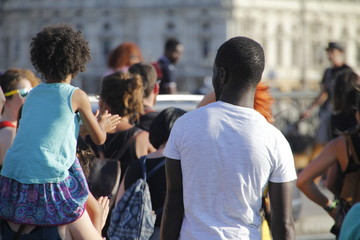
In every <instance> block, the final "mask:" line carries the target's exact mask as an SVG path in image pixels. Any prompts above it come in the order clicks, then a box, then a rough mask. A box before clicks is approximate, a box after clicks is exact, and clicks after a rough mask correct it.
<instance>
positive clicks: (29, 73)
mask: <svg viewBox="0 0 360 240" xmlns="http://www.w3.org/2000/svg"><path fill="white" fill-rule="evenodd" d="M21 70H22V71H23V73H24V75H25V77H26V78H27V79H28V80H29V81H30V82H31V86H32V87H33V88H34V87H36V86H37V85H39V84H40V82H41V80H40V79H39V78H38V77H36V76H35V74H34V73H33V71H31V70H30V69H21Z"/></svg>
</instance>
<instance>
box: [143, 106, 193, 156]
mask: <svg viewBox="0 0 360 240" xmlns="http://www.w3.org/2000/svg"><path fill="white" fill-rule="evenodd" d="M185 113H186V112H185V111H184V110H182V109H180V108H174V107H169V108H165V109H164V110H162V111H161V112H160V113H159V115H157V116H156V118H155V119H154V121H153V122H152V123H151V126H150V130H149V140H150V143H151V144H152V145H153V146H154V148H156V149H158V148H159V147H160V146H161V145H162V144H164V143H166V142H167V140H168V139H169V136H170V131H171V129H172V127H173V126H174V123H175V121H176V120H177V119H178V118H179V117H181V116H182V115H184V114H185Z"/></svg>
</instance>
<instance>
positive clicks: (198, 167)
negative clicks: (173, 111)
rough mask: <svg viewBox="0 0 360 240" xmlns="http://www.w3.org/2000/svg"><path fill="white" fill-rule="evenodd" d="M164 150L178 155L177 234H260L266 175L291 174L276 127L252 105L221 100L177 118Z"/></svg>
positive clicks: (275, 178) (285, 177) (279, 178)
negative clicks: (180, 202) (180, 208)
mask: <svg viewBox="0 0 360 240" xmlns="http://www.w3.org/2000/svg"><path fill="white" fill-rule="evenodd" d="M164 155H165V156H166V157H168V158H172V159H178V160H181V167H182V176H183V195H184V219H183V223H182V227H181V233H180V239H186V240H191V239H206V240H211V239H226V240H229V239H251V240H254V239H260V238H261V237H260V231H259V228H260V224H261V217H260V214H259V212H260V208H261V197H262V194H263V191H264V189H265V187H266V186H267V183H268V181H271V182H277V183H280V182H289V181H293V180H295V179H296V171H295V167H294V159H293V155H292V152H291V149H290V146H289V144H288V142H287V140H286V139H285V137H284V136H283V135H282V133H281V132H280V131H279V130H278V129H276V128H275V127H274V126H273V125H271V124H269V123H268V122H267V121H266V119H265V118H264V117H263V116H262V115H261V114H260V113H258V112H257V111H255V110H254V109H251V108H244V107H239V106H235V105H232V104H228V103H225V102H221V101H218V102H216V103H212V104H209V105H207V106H205V107H202V108H200V109H197V110H195V111H192V112H189V113H187V114H185V115H184V116H182V117H181V118H179V119H178V120H177V121H176V123H175V125H174V127H173V129H172V131H171V134H170V137H169V140H168V142H167V145H166V148H165V151H164Z"/></svg>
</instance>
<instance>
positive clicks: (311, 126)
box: [271, 91, 319, 137]
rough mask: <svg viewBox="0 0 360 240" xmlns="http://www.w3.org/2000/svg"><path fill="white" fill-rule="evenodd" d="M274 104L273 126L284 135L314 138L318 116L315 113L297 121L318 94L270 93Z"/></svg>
mask: <svg viewBox="0 0 360 240" xmlns="http://www.w3.org/2000/svg"><path fill="white" fill-rule="evenodd" d="M271 94H272V96H273V98H274V100H275V102H274V104H273V115H274V118H275V123H274V125H275V126H276V127H277V128H279V129H280V130H281V131H282V132H283V133H284V134H285V135H287V134H293V133H297V134H303V135H308V136H312V137H313V136H315V133H316V130H317V127H318V125H319V120H318V114H317V112H316V111H315V112H314V113H313V115H312V116H311V117H309V118H308V119H305V120H301V121H299V118H300V114H301V113H302V112H303V111H305V110H306V109H307V108H308V107H309V106H310V104H311V103H312V102H313V101H314V98H315V97H316V96H317V95H318V92H314V91H297V92H289V93H281V92H271Z"/></svg>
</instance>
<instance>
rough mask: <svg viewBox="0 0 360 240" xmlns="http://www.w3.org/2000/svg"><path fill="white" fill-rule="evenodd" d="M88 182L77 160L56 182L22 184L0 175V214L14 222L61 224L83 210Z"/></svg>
mask: <svg viewBox="0 0 360 240" xmlns="http://www.w3.org/2000/svg"><path fill="white" fill-rule="evenodd" d="M88 194H89V189H88V185H87V182H86V179H85V176H84V173H83V171H82V168H81V165H80V163H79V160H78V159H76V160H75V161H74V164H73V165H72V166H71V167H70V169H69V176H68V177H67V178H66V179H65V180H63V181H61V182H58V183H45V184H23V183H20V182H18V181H16V180H14V179H11V178H7V177H3V176H0V217H1V218H3V219H6V220H8V221H11V222H13V223H17V224H28V225H40V226H50V225H62V224H66V223H70V222H73V221H75V220H76V219H78V218H79V217H80V216H81V215H82V214H83V213H84V210H85V202H86V200H87V197H88Z"/></svg>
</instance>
